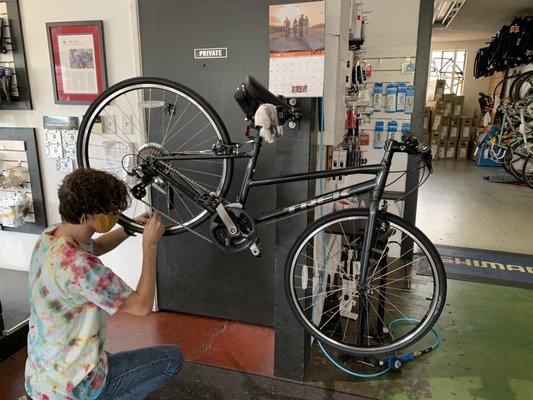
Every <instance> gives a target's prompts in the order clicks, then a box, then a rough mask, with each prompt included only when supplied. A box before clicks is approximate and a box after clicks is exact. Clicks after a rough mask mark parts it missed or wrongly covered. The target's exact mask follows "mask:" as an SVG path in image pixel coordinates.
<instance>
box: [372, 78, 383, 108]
mask: <svg viewBox="0 0 533 400" xmlns="http://www.w3.org/2000/svg"><path fill="white" fill-rule="evenodd" d="M382 98H383V83H381V82H376V83H375V84H374V111H381V102H382Z"/></svg>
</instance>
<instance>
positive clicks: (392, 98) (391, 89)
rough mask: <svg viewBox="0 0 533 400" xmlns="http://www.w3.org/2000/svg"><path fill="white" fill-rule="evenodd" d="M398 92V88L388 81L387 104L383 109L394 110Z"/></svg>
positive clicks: (390, 111) (391, 111)
mask: <svg viewBox="0 0 533 400" xmlns="http://www.w3.org/2000/svg"><path fill="white" fill-rule="evenodd" d="M397 93H398V88H397V87H396V85H395V84H393V83H390V84H389V85H388V86H387V106H386V107H385V111H386V112H388V113H393V112H396V94H397Z"/></svg>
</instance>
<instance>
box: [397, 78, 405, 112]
mask: <svg viewBox="0 0 533 400" xmlns="http://www.w3.org/2000/svg"><path fill="white" fill-rule="evenodd" d="M406 89H407V87H406V86H405V83H400V84H399V85H398V88H397V91H398V100H397V101H396V111H405V91H406Z"/></svg>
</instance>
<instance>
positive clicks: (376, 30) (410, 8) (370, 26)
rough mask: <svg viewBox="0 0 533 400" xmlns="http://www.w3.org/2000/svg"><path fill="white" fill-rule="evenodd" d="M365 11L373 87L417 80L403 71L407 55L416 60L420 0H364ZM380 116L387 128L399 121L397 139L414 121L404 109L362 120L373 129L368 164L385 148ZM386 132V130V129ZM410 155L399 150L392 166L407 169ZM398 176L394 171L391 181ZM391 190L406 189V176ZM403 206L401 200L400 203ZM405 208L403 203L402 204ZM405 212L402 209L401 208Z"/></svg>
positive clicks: (366, 54)
mask: <svg viewBox="0 0 533 400" xmlns="http://www.w3.org/2000/svg"><path fill="white" fill-rule="evenodd" d="M362 3H363V5H364V12H365V20H366V22H365V31H366V33H365V43H364V46H363V47H364V50H365V51H364V53H362V54H361V57H362V58H364V59H365V60H366V62H367V64H370V65H371V66H372V76H371V77H369V78H368V81H367V82H368V83H369V87H370V88H373V84H374V83H375V82H406V83H413V82H414V74H402V73H401V64H402V63H403V62H405V60H406V58H409V57H410V58H411V60H412V61H415V56H416V49H417V41H418V15H419V9H420V0H403V1H399V2H396V1H394V2H384V1H379V0H363V1H362ZM377 120H381V121H384V122H385V129H387V128H386V127H387V123H388V121H390V120H396V121H397V122H398V133H397V134H396V139H397V140H399V139H400V138H401V132H400V131H401V125H402V123H403V122H410V121H411V115H410V114H405V113H403V112H397V113H386V112H384V111H382V112H374V113H373V114H372V115H371V117H370V123H369V124H362V125H361V129H362V130H363V131H367V132H369V133H370V145H369V146H364V147H362V149H363V151H364V155H363V157H365V158H366V159H367V160H368V164H377V163H380V162H381V159H382V157H383V152H384V151H383V150H382V149H374V128H375V123H376V121H377ZM385 133H386V132H385ZM406 166H407V156H406V155H405V154H396V155H395V156H394V159H393V163H392V167H391V170H393V171H398V170H405V169H406ZM396 178H398V175H397V174H391V176H390V177H389V182H392V181H393V180H395V179H396ZM366 179H368V177H362V176H360V175H356V176H349V177H347V178H346V182H347V184H352V183H353V182H359V181H363V180H366ZM387 190H391V191H403V190H405V177H403V178H401V179H399V180H398V181H396V182H395V183H393V184H392V185H391V186H389V187H388V188H387ZM398 205H399V206H400V203H398ZM400 208H401V209H403V203H402V204H401V206H400ZM400 212H401V210H400Z"/></svg>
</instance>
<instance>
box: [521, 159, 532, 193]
mask: <svg viewBox="0 0 533 400" xmlns="http://www.w3.org/2000/svg"><path fill="white" fill-rule="evenodd" d="M522 176H523V177H524V182H526V183H527V185H528V186H529V187H530V188H531V189H533V157H529V158H527V159H526V160H525V161H524V166H523V167H522Z"/></svg>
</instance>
